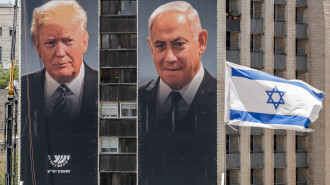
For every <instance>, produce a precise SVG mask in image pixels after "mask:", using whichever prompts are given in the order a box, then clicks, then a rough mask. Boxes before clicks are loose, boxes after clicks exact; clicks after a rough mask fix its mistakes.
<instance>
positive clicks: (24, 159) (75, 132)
mask: <svg viewBox="0 0 330 185" xmlns="http://www.w3.org/2000/svg"><path fill="white" fill-rule="evenodd" d="M84 65H85V77H84V82H83V94H82V102H81V108H80V116H79V118H78V119H76V120H69V119H66V118H60V120H47V118H46V111H45V109H46V107H45V102H44V85H45V83H44V80H45V72H46V70H45V68H44V69H42V70H40V71H37V72H34V73H31V74H28V75H24V76H22V83H21V85H22V90H21V91H22V93H21V97H22V99H21V100H22V101H21V102H22V114H21V123H22V124H21V136H22V139H21V180H22V181H24V184H26V185H30V184H32V174H31V160H30V159H31V158H30V157H32V158H33V160H32V162H34V171H35V177H36V182H37V184H47V185H71V184H86V185H94V184H95V185H96V184H97V173H98V172H97V153H98V149H97V143H98V140H97V138H98V130H97V129H98V126H97V112H98V108H97V97H98V80H97V71H95V70H94V69H92V68H90V67H89V66H88V65H87V64H85V63H84ZM28 96H29V98H28ZM28 104H30V111H28V110H29V109H28ZM28 114H30V117H31V128H30V127H29V119H28ZM29 130H31V138H32V141H31V142H32V143H31V144H32V145H31V146H32V147H33V153H32V151H31V150H30V140H29ZM54 155H70V159H69V160H68V163H67V164H66V165H65V166H64V167H62V168H58V167H54V166H52V165H51V163H50V160H54ZM49 157H50V158H49ZM48 170H56V172H55V171H48ZM57 170H70V174H59V173H58V171H57ZM61 172H62V173H63V172H65V173H67V172H68V171H61Z"/></svg>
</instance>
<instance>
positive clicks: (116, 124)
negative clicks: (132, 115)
mask: <svg viewBox="0 0 330 185" xmlns="http://www.w3.org/2000/svg"><path fill="white" fill-rule="evenodd" d="M100 122H101V123H100V136H118V137H127V136H133V137H134V136H136V119H101V121H100Z"/></svg>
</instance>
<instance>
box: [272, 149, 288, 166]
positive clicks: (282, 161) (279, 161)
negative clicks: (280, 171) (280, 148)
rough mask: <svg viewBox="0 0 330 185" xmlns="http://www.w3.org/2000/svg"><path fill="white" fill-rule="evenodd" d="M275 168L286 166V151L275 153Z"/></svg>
mask: <svg viewBox="0 0 330 185" xmlns="http://www.w3.org/2000/svg"><path fill="white" fill-rule="evenodd" d="M274 168H286V156H285V152H283V153H279V152H278V153H274Z"/></svg>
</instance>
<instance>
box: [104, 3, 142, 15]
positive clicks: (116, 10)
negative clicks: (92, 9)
mask: <svg viewBox="0 0 330 185" xmlns="http://www.w3.org/2000/svg"><path fill="white" fill-rule="evenodd" d="M101 14H102V15H136V0H119V1H118V0H116V1H110V2H109V1H102V11H101Z"/></svg>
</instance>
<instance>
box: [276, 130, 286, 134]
mask: <svg viewBox="0 0 330 185" xmlns="http://www.w3.org/2000/svg"><path fill="white" fill-rule="evenodd" d="M274 135H286V130H284V129H275V130H274Z"/></svg>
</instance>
